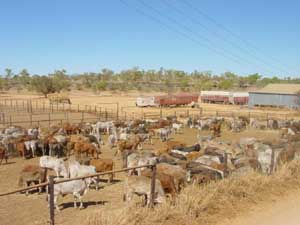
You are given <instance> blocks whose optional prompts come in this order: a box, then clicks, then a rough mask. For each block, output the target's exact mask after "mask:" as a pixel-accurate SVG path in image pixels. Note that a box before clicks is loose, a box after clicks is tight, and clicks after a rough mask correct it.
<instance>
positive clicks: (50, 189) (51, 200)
mask: <svg viewBox="0 0 300 225" xmlns="http://www.w3.org/2000/svg"><path fill="white" fill-rule="evenodd" d="M140 168H150V169H151V170H152V177H151V186H150V190H151V193H150V207H151V208H153V206H154V200H155V180H156V164H148V165H143V166H136V167H130V168H125V169H120V170H112V171H107V172H101V173H94V174H92V175H88V176H80V177H75V178H63V179H59V180H55V179H54V176H49V180H48V181H47V182H43V183H41V184H37V185H33V186H30V187H26V188H21V189H17V190H14V191H9V192H5V193H0V197H3V196H7V195H11V194H15V193H19V192H23V191H28V190H32V189H36V188H40V187H45V186H48V195H49V218H50V224H51V225H55V216H54V207H55V206H54V185H55V184H60V183H65V182H69V181H74V180H82V179H86V178H92V177H98V176H103V175H107V174H115V173H121V172H126V171H129V170H133V169H140ZM46 171H47V169H46V168H45V173H46Z"/></svg>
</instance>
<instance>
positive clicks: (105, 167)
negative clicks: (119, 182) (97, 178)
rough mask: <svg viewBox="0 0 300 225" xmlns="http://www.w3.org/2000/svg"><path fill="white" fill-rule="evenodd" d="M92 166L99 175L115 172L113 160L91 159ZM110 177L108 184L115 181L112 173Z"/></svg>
mask: <svg viewBox="0 0 300 225" xmlns="http://www.w3.org/2000/svg"><path fill="white" fill-rule="evenodd" d="M90 166H94V167H95V168H96V171H97V173H101V172H107V171H112V170H114V161H113V160H112V159H91V161H90ZM108 176H109V179H108V180H107V183H111V182H112V181H113V179H114V174H113V173H111V174H109V175H108Z"/></svg>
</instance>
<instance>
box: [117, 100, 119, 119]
mask: <svg viewBox="0 0 300 225" xmlns="http://www.w3.org/2000/svg"><path fill="white" fill-rule="evenodd" d="M117 120H119V102H117Z"/></svg>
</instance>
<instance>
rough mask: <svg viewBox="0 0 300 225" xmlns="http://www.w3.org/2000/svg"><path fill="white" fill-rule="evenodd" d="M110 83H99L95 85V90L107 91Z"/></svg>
mask: <svg viewBox="0 0 300 225" xmlns="http://www.w3.org/2000/svg"><path fill="white" fill-rule="evenodd" d="M107 85H108V83H107V82H106V81H102V80H101V81H99V82H98V83H96V85H95V89H96V90H97V91H105V90H106V88H107Z"/></svg>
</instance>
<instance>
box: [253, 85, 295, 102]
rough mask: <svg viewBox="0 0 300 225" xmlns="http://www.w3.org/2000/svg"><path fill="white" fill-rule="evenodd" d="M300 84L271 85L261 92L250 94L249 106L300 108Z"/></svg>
mask: <svg viewBox="0 0 300 225" xmlns="http://www.w3.org/2000/svg"><path fill="white" fill-rule="evenodd" d="M299 91H300V85H299V84H269V85H267V86H266V87H265V88H263V89H261V90H259V91H252V92H249V106H250V107H253V106H256V105H258V106H275V107H286V108H300V97H299Z"/></svg>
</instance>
